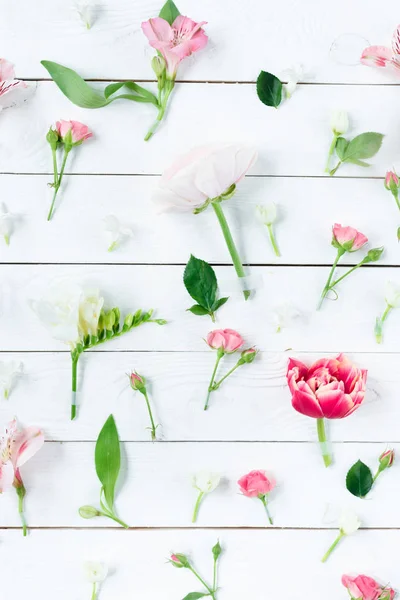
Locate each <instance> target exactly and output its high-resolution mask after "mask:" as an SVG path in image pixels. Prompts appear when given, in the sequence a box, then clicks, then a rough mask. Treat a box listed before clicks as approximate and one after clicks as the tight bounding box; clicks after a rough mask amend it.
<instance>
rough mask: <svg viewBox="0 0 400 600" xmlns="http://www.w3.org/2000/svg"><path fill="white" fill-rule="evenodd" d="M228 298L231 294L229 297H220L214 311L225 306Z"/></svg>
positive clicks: (213, 308)
mask: <svg viewBox="0 0 400 600" xmlns="http://www.w3.org/2000/svg"><path fill="white" fill-rule="evenodd" d="M228 300H229V296H228V297H227V298H220V299H219V300H216V301H215V302H214V305H213V307H212V310H213V312H215V311H216V310H218V309H219V308H221V306H223V305H224V304H225V303H226V302H228Z"/></svg>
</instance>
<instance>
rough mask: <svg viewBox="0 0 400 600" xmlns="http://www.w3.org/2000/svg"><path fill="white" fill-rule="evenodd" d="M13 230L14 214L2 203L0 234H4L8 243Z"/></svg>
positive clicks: (0, 208) (0, 207)
mask: <svg viewBox="0 0 400 600" xmlns="http://www.w3.org/2000/svg"><path fill="white" fill-rule="evenodd" d="M12 230H13V215H12V214H11V213H9V212H8V210H7V207H6V205H5V204H4V203H2V204H1V205H0V235H2V236H3V237H4V239H5V241H6V243H7V244H8V243H9V241H10V236H11V233H12Z"/></svg>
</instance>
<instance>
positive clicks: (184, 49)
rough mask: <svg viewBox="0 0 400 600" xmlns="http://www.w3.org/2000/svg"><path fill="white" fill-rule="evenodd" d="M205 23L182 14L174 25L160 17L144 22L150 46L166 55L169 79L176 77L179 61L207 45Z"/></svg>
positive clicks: (144, 31) (143, 26) (144, 29)
mask: <svg viewBox="0 0 400 600" xmlns="http://www.w3.org/2000/svg"><path fill="white" fill-rule="evenodd" d="M203 25H206V21H201V23H195V22H194V21H192V19H189V17H184V16H182V15H179V16H178V17H177V18H176V19H175V21H174V22H173V23H172V25H170V24H169V23H168V21H166V20H165V19H162V18H160V17H156V18H154V19H149V20H148V21H145V22H144V23H142V30H143V33H144V34H145V36H146V37H147V39H148V40H149V42H150V46H152V47H153V48H155V49H156V50H158V51H159V52H160V53H161V54H162V56H163V57H164V60H165V63H166V67H167V77H168V78H169V79H171V80H174V79H175V77H176V73H177V70H178V66H179V63H180V62H181V61H182V60H183V59H184V58H186V57H187V56H190V55H191V54H193V53H194V52H197V51H198V50H202V49H203V48H204V47H205V46H206V45H207V42H208V37H207V36H206V34H205V33H204V30H203V29H202V27H203Z"/></svg>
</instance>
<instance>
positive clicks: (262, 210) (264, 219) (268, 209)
mask: <svg viewBox="0 0 400 600" xmlns="http://www.w3.org/2000/svg"><path fill="white" fill-rule="evenodd" d="M256 210H257V216H258V218H259V219H260V221H261V223H263V224H264V225H272V224H273V223H275V221H276V218H277V214H278V213H277V208H276V204H275V202H270V203H269V204H263V205H261V204H257V208H256Z"/></svg>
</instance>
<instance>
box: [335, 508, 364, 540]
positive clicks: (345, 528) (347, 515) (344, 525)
mask: <svg viewBox="0 0 400 600" xmlns="http://www.w3.org/2000/svg"><path fill="white" fill-rule="evenodd" d="M360 527H361V521H360V519H359V518H358V517H357V515H356V514H355V513H354V512H353V511H351V510H344V511H342V513H341V515H340V517H339V529H340V532H341V533H342V534H343V535H352V534H353V533H355V532H356V531H357V529H360Z"/></svg>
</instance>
